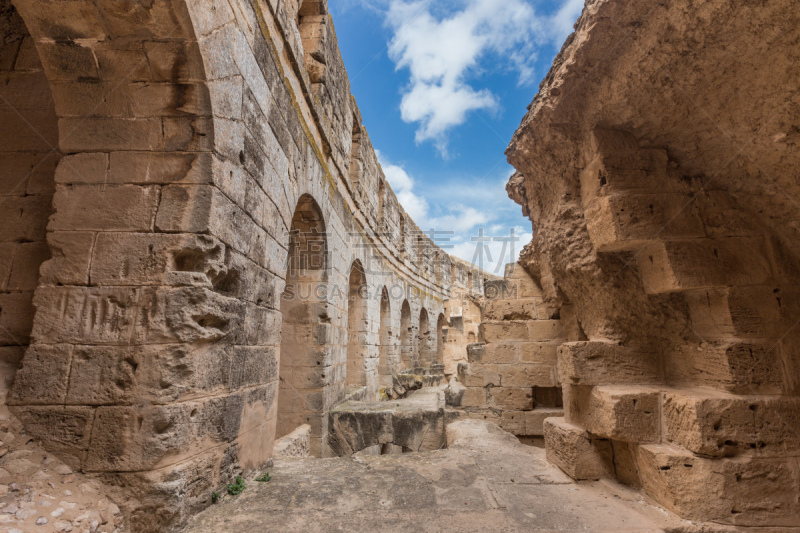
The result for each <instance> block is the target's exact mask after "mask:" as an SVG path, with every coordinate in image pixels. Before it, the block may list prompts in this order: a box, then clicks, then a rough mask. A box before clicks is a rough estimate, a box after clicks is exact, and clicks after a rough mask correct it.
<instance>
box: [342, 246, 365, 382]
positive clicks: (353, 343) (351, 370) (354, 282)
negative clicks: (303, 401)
mask: <svg viewBox="0 0 800 533" xmlns="http://www.w3.org/2000/svg"><path fill="white" fill-rule="evenodd" d="M366 304H367V278H366V275H365V274H364V267H363V266H361V262H360V261H355V262H354V263H353V265H352V266H351V267H350V276H349V281H348V290H347V387H348V389H350V388H360V387H366V386H367V369H366V363H367V361H366V359H367V341H368V336H369V323H368V321H367V309H366Z"/></svg>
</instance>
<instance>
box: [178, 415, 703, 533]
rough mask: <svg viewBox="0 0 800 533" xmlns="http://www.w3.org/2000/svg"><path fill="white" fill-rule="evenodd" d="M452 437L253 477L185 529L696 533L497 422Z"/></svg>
mask: <svg viewBox="0 0 800 533" xmlns="http://www.w3.org/2000/svg"><path fill="white" fill-rule="evenodd" d="M447 438H448V443H449V446H450V447H449V448H447V449H444V450H438V451H432V452H423V453H407V454H402V455H382V456H355V457H348V458H334V459H284V460H278V461H276V463H275V467H274V468H273V469H272V470H271V471H270V474H271V475H272V481H270V482H269V483H263V484H262V483H257V482H256V481H254V480H253V479H248V480H246V484H247V489H246V490H245V491H244V492H243V493H242V494H241V495H239V496H236V497H231V496H226V497H225V498H224V499H223V500H222V502H221V503H219V504H217V505H215V506H212V507H211V508H209V509H207V510H206V511H204V512H203V513H201V514H199V515H198V516H196V517H195V518H194V519H193V520H192V521H191V522H190V525H189V526H188V527H187V529H186V530H185V531H186V533H212V532H219V531H261V530H264V528H265V527H270V528H271V527H273V526H274V527H276V528H278V529H279V530H281V531H303V532H314V531H384V532H386V531H412V530H413V531H465V532H468V531H631V532H633V531H636V532H650V531H653V532H655V531H664V530H669V531H682V530H686V531H689V529H684V528H685V527H687V525H686V524H685V523H682V522H680V521H679V520H678V519H676V518H674V517H673V516H672V515H669V514H667V513H666V512H664V511H662V510H659V509H657V508H656V507H654V506H652V505H651V504H649V503H648V502H647V501H645V500H644V499H643V497H642V496H640V495H639V493H637V492H634V491H630V490H629V489H624V488H622V487H621V486H618V485H615V484H610V483H605V484H604V483H588V484H587V483H581V484H576V483H574V482H572V481H571V480H570V478H569V477H567V476H566V475H564V474H563V473H562V472H561V471H559V470H558V469H557V468H555V467H553V466H551V465H549V464H548V463H547V461H546V459H545V454H544V450H542V449H539V448H534V447H529V446H525V445H522V444H520V443H519V442H518V441H517V439H516V438H514V437H513V436H511V435H510V434H508V433H505V432H503V431H501V430H500V429H499V428H497V427H496V426H494V425H493V424H489V423H486V422H481V421H476V420H462V421H458V422H454V423H452V424H450V425H448V428H447ZM252 477H253V478H254V477H255V476H252Z"/></svg>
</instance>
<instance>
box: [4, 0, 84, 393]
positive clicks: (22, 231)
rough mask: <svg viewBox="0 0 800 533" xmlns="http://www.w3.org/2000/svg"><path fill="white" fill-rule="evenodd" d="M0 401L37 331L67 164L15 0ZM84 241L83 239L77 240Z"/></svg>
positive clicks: (8, 41) (8, 40)
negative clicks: (37, 308) (61, 168)
mask: <svg viewBox="0 0 800 533" xmlns="http://www.w3.org/2000/svg"><path fill="white" fill-rule="evenodd" d="M0 75H2V77H3V83H1V84H0V123H2V124H3V127H2V129H0V140H2V143H0V206H1V207H0V228H2V229H0V403H3V404H4V403H5V396H6V392H7V391H8V388H9V387H10V386H11V382H12V381H13V379H14V375H15V373H16V371H17V368H18V367H19V364H20V361H21V360H22V356H23V355H24V353H25V350H26V349H27V347H28V345H29V344H30V335H31V329H32V327H33V315H34V307H33V293H34V291H35V290H36V287H37V286H38V284H39V267H40V266H41V264H42V263H43V262H44V261H46V260H47V259H49V258H50V248H49V246H48V244H47V240H46V228H47V222H48V218H49V217H50V215H51V214H52V212H53V193H54V192H55V180H54V175H55V168H56V164H57V163H58V162H59V160H60V159H61V152H60V151H59V148H58V140H59V139H58V118H57V116H56V111H55V104H54V101H53V96H52V93H51V89H50V83H49V82H48V79H47V77H46V75H45V73H44V70H43V68H42V64H41V62H40V59H39V54H38V52H37V50H36V47H35V46H34V40H33V38H32V37H31V35H30V34H29V32H28V29H27V27H26V26H25V23H24V22H23V20H22V18H21V17H20V16H19V14H18V13H17V11H16V10H15V9H14V7H13V5H11V2H10V1H9V0H0ZM77 238H78V239H79V238H80V237H77Z"/></svg>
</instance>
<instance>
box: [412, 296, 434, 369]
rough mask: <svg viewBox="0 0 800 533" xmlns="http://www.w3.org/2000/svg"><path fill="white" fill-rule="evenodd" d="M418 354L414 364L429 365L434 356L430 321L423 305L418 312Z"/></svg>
mask: <svg viewBox="0 0 800 533" xmlns="http://www.w3.org/2000/svg"><path fill="white" fill-rule="evenodd" d="M418 336H419V341H418V342H419V354H418V356H417V364H416V366H421V367H429V366H430V365H431V362H433V361H434V360H435V358H436V346H435V344H434V343H435V339H434V337H433V335H432V334H431V321H430V318H428V311H427V310H426V309H425V308H424V307H423V308H422V309H421V310H420V312H419V333H418Z"/></svg>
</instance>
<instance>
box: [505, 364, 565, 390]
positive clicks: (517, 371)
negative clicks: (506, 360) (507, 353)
mask: <svg viewBox="0 0 800 533" xmlns="http://www.w3.org/2000/svg"><path fill="white" fill-rule="evenodd" d="M498 370H499V373H500V383H499V384H501V385H502V386H504V387H555V386H556V385H557V380H556V375H555V374H556V372H555V369H554V368H553V366H552V365H537V364H532V365H530V364H519V365H499V367H498Z"/></svg>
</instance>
